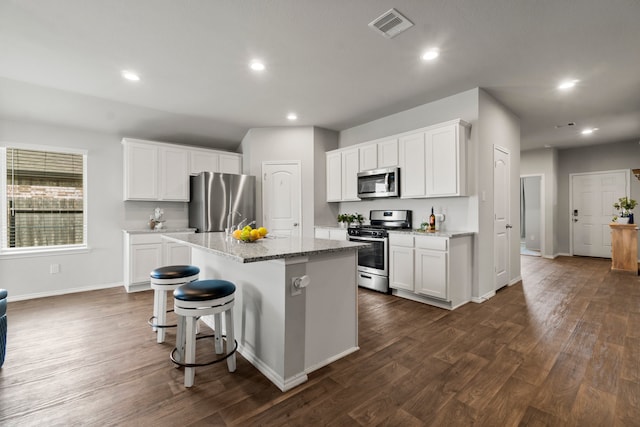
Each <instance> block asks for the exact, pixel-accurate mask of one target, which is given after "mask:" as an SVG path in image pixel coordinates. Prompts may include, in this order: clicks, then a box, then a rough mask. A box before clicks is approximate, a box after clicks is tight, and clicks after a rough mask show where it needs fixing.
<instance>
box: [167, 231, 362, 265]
mask: <svg viewBox="0 0 640 427" xmlns="http://www.w3.org/2000/svg"><path fill="white" fill-rule="evenodd" d="M163 238H164V239H166V240H170V241H174V242H178V243H182V244H184V245H187V246H190V247H192V248H196V249H200V250H204V251H206V252H209V253H212V254H214V255H219V256H223V257H225V258H229V259H232V260H234V261H236V262H239V263H242V264H248V263H252V262H260V261H271V260H276V259H288V258H298V257H305V256H312V255H319V254H326V253H336V252H345V251H351V250H354V249H360V248H365V247H367V246H369V244H368V243H356V242H349V243H350V245H349V246H336V247H333V248H323V249H317V250H306V251H296V252H288V253H277V254H270V255H255V256H244V257H243V256H239V255H236V254H232V253H230V252H227V251H223V250H219V249H215V248H211V247H208V246H203V245H201V244H198V243H193V242H189V241H186V240H184V239H181V238H179V236H175V237H174V236H163ZM267 239H268V238H267ZM317 240H322V239H317ZM236 244H239V245H252V244H253V243H242V242H237V243H236ZM258 244H259V243H258Z"/></svg>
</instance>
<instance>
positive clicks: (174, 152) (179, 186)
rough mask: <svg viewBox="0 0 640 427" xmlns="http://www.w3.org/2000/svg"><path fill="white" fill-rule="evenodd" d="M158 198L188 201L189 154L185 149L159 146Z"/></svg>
mask: <svg viewBox="0 0 640 427" xmlns="http://www.w3.org/2000/svg"><path fill="white" fill-rule="evenodd" d="M159 173H160V197H159V199H160V200H168V201H177V202H188V201H189V155H188V152H187V150H184V149H181V148H173V147H160V169H159Z"/></svg>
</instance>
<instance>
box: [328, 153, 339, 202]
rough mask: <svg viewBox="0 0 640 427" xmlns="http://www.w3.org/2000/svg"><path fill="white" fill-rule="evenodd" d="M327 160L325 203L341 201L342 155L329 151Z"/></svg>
mask: <svg viewBox="0 0 640 427" xmlns="http://www.w3.org/2000/svg"><path fill="white" fill-rule="evenodd" d="M326 158H327V167H326V170H327V202H339V201H341V200H342V154H341V153H340V152H339V151H330V152H328V153H327V154H326Z"/></svg>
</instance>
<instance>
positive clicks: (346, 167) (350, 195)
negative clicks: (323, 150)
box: [342, 148, 360, 201]
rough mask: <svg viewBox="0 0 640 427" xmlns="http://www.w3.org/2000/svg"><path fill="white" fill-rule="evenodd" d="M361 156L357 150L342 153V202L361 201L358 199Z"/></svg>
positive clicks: (352, 149)
mask: <svg viewBox="0 0 640 427" xmlns="http://www.w3.org/2000/svg"><path fill="white" fill-rule="evenodd" d="M359 171H360V155H359V153H358V149H357V148H351V149H348V150H344V151H342V200H343V201H350V200H360V199H359V198H358V172H359Z"/></svg>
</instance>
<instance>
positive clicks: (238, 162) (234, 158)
mask: <svg viewBox="0 0 640 427" xmlns="http://www.w3.org/2000/svg"><path fill="white" fill-rule="evenodd" d="M220 172H221V173H235V174H241V173H242V156H239V155H237V154H220Z"/></svg>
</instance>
